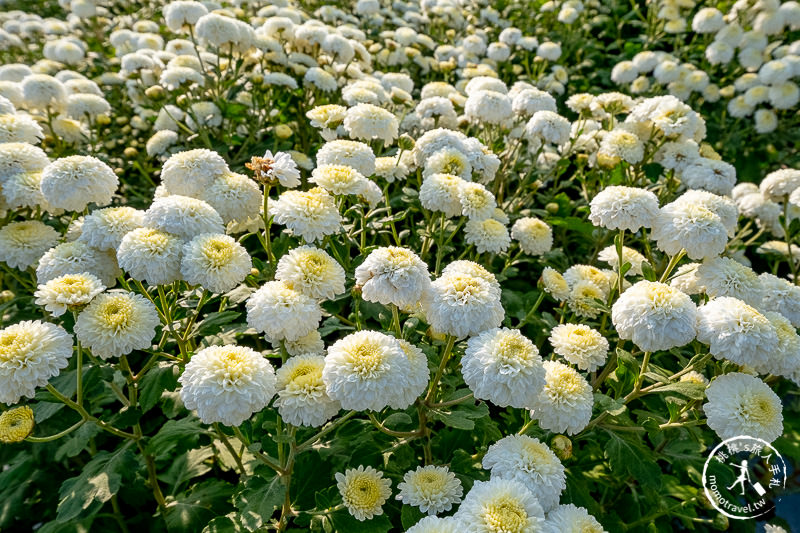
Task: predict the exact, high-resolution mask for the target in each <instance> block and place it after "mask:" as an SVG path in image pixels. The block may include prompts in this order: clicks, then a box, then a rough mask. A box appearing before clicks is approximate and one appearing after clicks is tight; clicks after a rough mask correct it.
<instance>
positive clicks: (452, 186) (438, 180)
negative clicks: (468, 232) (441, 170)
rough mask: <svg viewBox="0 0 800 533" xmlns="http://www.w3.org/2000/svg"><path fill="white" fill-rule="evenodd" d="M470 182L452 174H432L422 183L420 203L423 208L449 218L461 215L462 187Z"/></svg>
mask: <svg viewBox="0 0 800 533" xmlns="http://www.w3.org/2000/svg"><path fill="white" fill-rule="evenodd" d="M467 183H468V182H466V181H464V180H463V179H461V178H459V177H458V176H455V175H452V174H431V175H430V176H428V177H427V178H425V179H424V180H423V181H422V187H420V189H419V201H420V203H421V204H422V207H424V208H425V209H429V210H431V211H441V212H442V213H444V214H445V216H447V217H457V216H459V215H461V211H462V207H461V199H460V198H461V187H463V186H464V185H466V184H467Z"/></svg>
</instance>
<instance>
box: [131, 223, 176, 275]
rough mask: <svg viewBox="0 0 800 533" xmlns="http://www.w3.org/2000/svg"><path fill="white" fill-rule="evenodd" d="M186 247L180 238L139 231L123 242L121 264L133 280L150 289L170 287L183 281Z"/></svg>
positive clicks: (149, 230) (149, 229) (163, 232)
mask: <svg viewBox="0 0 800 533" xmlns="http://www.w3.org/2000/svg"><path fill="white" fill-rule="evenodd" d="M183 245H184V241H183V240H182V239H181V238H180V237H178V236H177V235H172V234H171V233H167V232H165V231H161V230H157V229H153V228H138V229H135V230H133V231H131V232H130V233H127V234H126V235H125V236H124V237H123V238H122V242H121V243H120V245H119V248H118V249H117V260H118V261H119V266H120V267H121V268H122V269H124V270H125V271H126V272H127V273H128V274H129V275H130V276H131V277H132V278H133V279H135V280H139V281H144V282H147V283H149V284H150V285H166V284H168V283H172V282H173V281H177V280H179V279H181V254H182V253H183Z"/></svg>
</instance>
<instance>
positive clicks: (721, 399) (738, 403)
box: [703, 372, 783, 442]
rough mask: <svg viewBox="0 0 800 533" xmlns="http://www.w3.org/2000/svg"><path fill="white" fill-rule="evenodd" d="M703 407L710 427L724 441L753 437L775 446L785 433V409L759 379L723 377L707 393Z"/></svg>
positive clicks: (747, 376)
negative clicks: (743, 436)
mask: <svg viewBox="0 0 800 533" xmlns="http://www.w3.org/2000/svg"><path fill="white" fill-rule="evenodd" d="M706 397H707V398H708V401H707V402H706V403H705V404H704V405H703V411H705V413H706V416H707V417H708V427H710V428H711V429H713V430H714V431H715V432H716V433H717V435H719V437H720V438H721V439H730V438H732V437H736V436H739V435H749V436H751V437H756V438H759V439H763V440H765V441H767V442H772V441H774V440H775V439H777V438H778V437H780V436H781V434H782V433H783V412H782V410H783V405H782V404H781V400H780V398H778V395H777V394H775V393H774V392H772V389H770V388H769V386H768V385H767V384H766V383H764V382H763V381H761V380H760V379H758V378H757V377H755V376H751V375H749V374H741V373H738V372H734V373H732V374H725V375H724V376H719V377H717V378H715V379H714V381H712V382H711V385H709V386H708V389H706Z"/></svg>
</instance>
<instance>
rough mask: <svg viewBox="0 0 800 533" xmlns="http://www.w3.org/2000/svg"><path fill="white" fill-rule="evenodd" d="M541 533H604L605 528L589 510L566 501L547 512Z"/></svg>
mask: <svg viewBox="0 0 800 533" xmlns="http://www.w3.org/2000/svg"><path fill="white" fill-rule="evenodd" d="M542 533H606V530H605V529H603V526H602V525H601V524H600V522H598V521H597V519H596V518H595V517H593V516H592V515H590V514H589V511H587V510H586V509H584V508H583V507H576V506H575V505H573V504H571V503H566V504H563V505H559V506H558V507H556V508H555V509H553V510H552V511H550V512H549V513H547V520H545V522H544V527H543V528H542Z"/></svg>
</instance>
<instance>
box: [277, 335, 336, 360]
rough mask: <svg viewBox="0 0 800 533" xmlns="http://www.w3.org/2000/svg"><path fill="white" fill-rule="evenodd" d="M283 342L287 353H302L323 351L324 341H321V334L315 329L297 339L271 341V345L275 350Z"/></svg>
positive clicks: (320, 352)
mask: <svg viewBox="0 0 800 533" xmlns="http://www.w3.org/2000/svg"><path fill="white" fill-rule="evenodd" d="M281 342H283V346H284V348H286V351H287V352H288V353H289V355H303V354H322V353H323V352H324V351H325V343H324V342H323V341H322V336H321V335H320V334H319V331H317V330H316V329H315V330H314V331H312V332H310V333H308V334H306V335H303V336H302V337H300V338H299V339H295V340H291V341H290V340H288V339H283V340H282V341H272V345H273V346H274V347H275V349H276V350H278V349H279V348H280V344H281Z"/></svg>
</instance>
